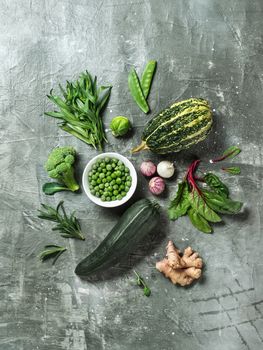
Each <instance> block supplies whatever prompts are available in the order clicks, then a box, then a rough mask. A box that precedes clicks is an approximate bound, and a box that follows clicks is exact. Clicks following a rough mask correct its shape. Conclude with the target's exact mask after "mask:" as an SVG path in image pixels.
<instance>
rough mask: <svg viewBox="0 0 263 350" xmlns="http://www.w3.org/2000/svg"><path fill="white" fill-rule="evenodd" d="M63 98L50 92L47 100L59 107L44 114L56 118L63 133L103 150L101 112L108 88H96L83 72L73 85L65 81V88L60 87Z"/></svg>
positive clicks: (107, 97) (106, 99)
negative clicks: (57, 109)
mask: <svg viewBox="0 0 263 350" xmlns="http://www.w3.org/2000/svg"><path fill="white" fill-rule="evenodd" d="M59 88H60V90H61V93H62V96H63V98H61V97H59V96H57V95H54V94H53V91H52V90H51V91H50V95H48V96H47V97H48V98H49V99H50V100H51V101H52V102H53V103H54V104H55V105H57V107H58V108H59V111H54V112H46V113H45V115H47V116H49V117H53V118H57V119H59V120H60V121H61V122H60V123H59V126H60V128H61V129H62V130H64V131H66V132H68V133H69V134H71V135H73V136H75V137H77V138H79V139H80V140H82V141H83V142H85V143H87V144H89V145H91V146H93V147H94V148H98V149H99V150H101V149H102V145H103V141H106V136H105V131H104V127H103V123H102V118H101V113H102V110H103V108H104V107H105V104H106V102H107V101H108V99H109V96H110V91H111V86H100V87H97V77H95V78H94V79H93V78H92V77H91V75H90V74H89V73H88V72H87V71H86V72H85V73H82V74H81V75H80V77H79V79H78V80H77V81H75V82H73V83H71V82H67V85H66V88H65V89H64V88H62V86H61V85H59Z"/></svg>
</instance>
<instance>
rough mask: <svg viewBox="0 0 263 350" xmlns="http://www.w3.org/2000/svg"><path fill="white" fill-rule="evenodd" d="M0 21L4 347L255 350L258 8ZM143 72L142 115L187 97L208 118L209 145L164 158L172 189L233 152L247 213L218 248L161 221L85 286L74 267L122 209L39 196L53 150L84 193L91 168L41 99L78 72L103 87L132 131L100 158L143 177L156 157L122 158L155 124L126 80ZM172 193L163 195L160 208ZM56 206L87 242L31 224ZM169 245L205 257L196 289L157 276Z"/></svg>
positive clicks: (149, 7)
mask: <svg viewBox="0 0 263 350" xmlns="http://www.w3.org/2000/svg"><path fill="white" fill-rule="evenodd" d="M0 8H1V10H0V26H1V31H0V33H1V34H0V58H1V59H0V61H1V67H0V109H1V118H0V174H1V182H0V211H1V215H0V223H1V225H0V239H1V243H0V273H1V280H0V315H1V320H0V349H1V350H22V349H23V350H25V349H26V350H37V349H39V350H57V349H63V350H88V349H91V350H93V349H94V350H102V349H107V350H108V349H111V350H123V349H125V350H126V349H127V350H129V349H134V348H137V349H140V350H148V349H152V350H155V349H156V350H157V349H158V350H174V349H185V350H186V349H189V350H190V349H196V350H203V349H213V350H219V349H220V350H221V349H226V350H247V349H250V350H260V349H262V346H263V345H262V340H263V332H262V324H263V321H262V315H263V301H262V285H263V277H262V268H263V263H262V232H261V231H262V170H263V169H262V131H263V130H262V110H263V99H262V79H263V61H262V53H263V51H262V50H263V49H262V47H263V42H262V41H263V40H262V38H263V30H262V15H263V13H262V12H263V2H262V1H261V0H254V1H250V0H239V1H235V0H195V1H190V0H165V1H158V0H151V1H150V0H141V1H140V0H101V1H95V0H94V1H88V0H75V1H69V0H59V1H55V0H50V1H44V0H43V1H41V0H27V1H23V2H21V1H17V0H14V1H1V7H0ZM148 59H156V60H157V61H158V69H157V74H156V76H155V80H154V83H153V86H152V90H151V95H150V99H149V101H150V106H151V109H152V114H155V113H156V112H158V111H159V110H160V109H162V108H163V107H165V106H167V105H169V104H170V103H171V102H173V101H175V100H177V99H182V98H188V97H190V96H203V97H204V98H207V99H208V100H210V101H211V104H212V105H213V108H214V109H215V127H214V130H213V132H212V133H211V134H210V136H209V138H208V139H207V141H205V142H204V143H202V144H200V145H199V146H198V147H195V148H194V149H191V150H189V151H187V152H182V153H180V154H178V155H176V156H175V157H174V158H175V159H176V160H177V164H178V165H177V169H178V172H177V177H178V178H180V177H181V176H182V173H183V171H184V170H185V168H186V166H187V164H188V163H189V161H190V160H191V157H192V156H193V155H199V156H200V157H202V158H203V159H206V160H207V159H209V158H210V156H211V155H218V154H219V153H221V152H222V151H223V150H224V149H225V148H226V147H227V146H230V145H232V144H239V145H240V146H241V148H242V150H243V151H242V153H241V155H240V156H239V157H238V158H235V160H233V162H231V164H236V165H240V166H241V167H242V175H240V176H236V177H232V176H226V175H225V176H223V177H224V179H225V181H226V182H227V183H228V185H229V186H230V188H231V192H232V194H233V197H234V198H237V199H240V200H242V201H244V202H245V208H244V212H243V213H242V214H240V215H238V216H236V217H227V218H225V220H224V221H225V225H218V226H216V227H215V232H214V234H213V235H204V234H201V233H199V232H197V231H196V230H195V229H194V228H193V227H192V226H191V225H190V224H189V221H188V219H187V218H182V219H180V220H179V221H178V222H176V223H169V222H167V220H166V218H165V215H164V214H163V217H162V222H163V223H165V225H162V226H163V229H161V228H159V229H157V230H156V232H155V233H153V235H152V236H150V237H148V238H147V239H146V240H145V242H144V244H141V246H140V247H139V248H138V250H137V251H136V252H134V254H132V255H131V257H129V258H127V260H126V261H124V262H123V263H122V264H121V265H120V266H118V267H115V268H114V269H113V271H112V274H111V275H110V277H111V278H107V279H104V280H102V281H99V282H94V283H89V282H86V281H82V280H80V279H79V278H78V277H76V276H75V275H74V272H73V270H74V267H75V265H76V263H77V262H78V261H79V260H80V259H81V258H83V257H84V256H85V255H86V254H87V253H88V252H91V251H92V249H93V248H94V247H95V246H96V245H97V243H98V242H100V240H101V239H102V238H103V237H104V236H105V235H106V234H107V232H108V231H109V230H110V228H111V227H112V226H113V225H114V223H115V222H116V221H117V219H118V216H119V215H120V213H121V211H122V210H123V209H121V210H106V209H102V208H99V207H97V206H95V205H93V204H92V203H91V202H89V200H88V199H87V198H86V196H85V194H84V193H81V194H71V193H60V194H57V195H55V196H54V197H45V196H44V195H43V193H42V192H41V186H42V184H43V183H44V182H45V181H46V180H47V176H46V174H45V172H44V170H43V163H44V161H45V160H46V157H47V155H48V153H49V151H50V150H51V148H52V147H55V146H58V145H67V144H71V145H73V146H75V147H76V149H77V150H78V153H79V155H80V157H79V158H80V159H79V162H78V165H77V168H78V178H79V179H80V178H81V173H82V171H83V168H84V166H85V164H86V162H87V161H88V160H89V159H90V158H91V157H93V156H94V155H96V151H94V150H92V149H91V148H89V147H88V146H87V145H85V144H83V143H81V142H80V141H78V140H76V139H75V138H73V137H71V136H69V135H67V134H65V133H64V132H62V131H61V130H60V129H59V128H58V127H57V126H56V121H55V120H52V119H49V118H47V117H43V112H44V111H46V110H50V108H51V105H50V104H49V102H48V100H47V98H45V95H46V94H47V93H48V92H49V90H50V89H51V88H52V87H57V85H58V83H59V82H60V83H64V82H65V81H66V79H69V80H71V79H73V78H76V77H77V76H78V74H79V73H80V72H81V71H83V70H85V69H88V70H89V71H90V72H91V73H93V74H97V75H98V77H99V78H101V82H103V83H111V84H113V90H112V96H111V99H110V102H109V105H108V107H107V109H106V112H105V125H106V127H108V125H109V122H110V119H111V117H113V116H115V115H120V114H124V115H127V116H128V117H129V118H130V119H131V120H132V122H133V124H134V130H135V133H134V135H133V136H132V137H131V138H130V139H128V140H115V139H113V137H112V136H111V135H110V133H108V139H109V143H108V144H107V145H106V147H105V150H107V151H108V150H111V151H116V152H121V153H122V154H124V155H126V156H128V157H129V158H130V159H131V160H132V161H133V162H134V164H135V165H136V166H138V165H139V164H140V161H141V159H142V158H143V157H150V156H151V155H150V154H147V153H145V154H142V155H138V156H137V155H136V156H133V157H131V156H130V154H129V150H130V148H131V146H134V145H135V144H137V143H138V142H139V139H140V134H141V131H142V128H143V126H144V125H145V123H146V121H147V120H148V119H149V117H150V116H145V115H143V113H141V112H140V111H139V109H138V108H137V106H136V105H135V104H134V102H133V101H132V98H131V97H130V95H129V92H128V89H127V74H128V71H129V69H130V68H131V67H132V66H135V67H136V68H137V69H138V71H139V73H141V71H142V69H143V66H144V64H145V63H146V62H147V60H148ZM155 158H156V157H153V159H155ZM139 187H140V191H139V193H137V197H140V196H149V197H150V195H149V193H148V191H147V183H146V181H145V179H143V178H140V179H139ZM175 189H176V181H170V182H169V183H168V193H167V196H166V197H168V196H169V195H171V194H172V193H174V191H175ZM60 199H64V200H65V204H66V207H67V208H69V207H70V208H72V209H75V210H77V212H78V214H79V217H80V219H81V223H82V226H83V230H84V232H85V233H86V237H87V239H86V241H85V242H77V241H73V240H72V241H65V240H64V239H63V238H60V237H59V236H56V235H55V234H52V233H51V230H50V227H51V225H50V224H49V223H47V222H41V221H40V220H38V219H37V218H36V210H37V208H39V205H40V203H41V202H45V203H50V204H56V203H58V201H59V200H60ZM160 201H161V203H162V204H163V205H166V204H167V198H163V199H161V200H160ZM168 238H169V239H172V240H174V242H175V243H176V244H177V245H178V246H179V247H180V248H184V247H185V246H186V245H188V244H190V245H191V246H192V247H194V248H195V249H196V250H198V252H200V254H201V255H202V257H203V258H204V261H205V263H206V267H205V272H204V278H203V279H202V281H200V283H197V284H195V285H194V286H192V287H191V288H187V289H182V288H179V287H175V286H173V285H172V284H170V283H169V282H168V281H167V280H166V279H165V278H163V276H162V275H161V274H159V273H158V272H157V271H156V270H155V268H154V265H155V262H156V260H157V259H158V258H160V257H161V256H163V252H164V247H165V242H166V241H167V240H168ZM48 243H58V244H62V245H63V244H66V245H67V246H68V247H69V251H68V252H67V253H65V254H64V255H63V256H61V258H60V259H59V260H58V261H57V264H56V265H55V266H53V267H52V265H51V264H50V263H48V262H47V263H44V264H42V263H41V262H39V261H38V259H37V255H38V254H39V252H40V250H41V249H42V248H43V246H44V245H45V244H48ZM134 266H135V267H136V269H137V270H138V271H139V272H141V274H142V275H143V276H145V277H146V278H147V281H148V283H149V285H150V287H151V289H152V296H151V297H150V298H145V297H143V296H142V293H141V290H139V289H138V288H137V287H136V286H134V285H133V278H134V276H133V272H132V268H133V267H134Z"/></svg>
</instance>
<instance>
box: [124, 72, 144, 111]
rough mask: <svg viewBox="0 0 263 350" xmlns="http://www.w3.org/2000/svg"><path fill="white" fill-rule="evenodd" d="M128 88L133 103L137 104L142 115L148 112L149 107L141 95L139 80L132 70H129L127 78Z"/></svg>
mask: <svg viewBox="0 0 263 350" xmlns="http://www.w3.org/2000/svg"><path fill="white" fill-rule="evenodd" d="M128 86H129V89H130V92H131V95H132V97H133V99H134V101H135V102H136V103H137V105H138V106H139V107H140V109H141V110H142V111H143V112H144V113H148V112H149V106H148V104H147V102H146V100H145V97H144V95H143V92H142V89H141V85H140V81H139V78H138V76H137V73H136V71H135V69H134V68H132V69H131V71H130V73H129V76H128Z"/></svg>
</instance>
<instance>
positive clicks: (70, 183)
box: [42, 146, 79, 195]
mask: <svg viewBox="0 0 263 350" xmlns="http://www.w3.org/2000/svg"><path fill="white" fill-rule="evenodd" d="M75 157H76V151H75V149H74V148H73V147H69V146H66V147H57V148H54V149H53V150H52V151H51V152H50V154H49V156H48V160H47V162H46V164H45V169H46V171H47V173H48V175H49V177H51V178H52V179H56V180H58V181H59V183H57V182H49V183H45V184H44V185H43V188H42V190H43V192H44V193H45V194H48V195H52V194H54V193H56V192H60V191H72V192H75V191H77V190H78V189H79V185H78V184H77V182H76V180H75V177H74V167H73V165H74V163H75Z"/></svg>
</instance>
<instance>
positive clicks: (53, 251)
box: [39, 244, 67, 265]
mask: <svg viewBox="0 0 263 350" xmlns="http://www.w3.org/2000/svg"><path fill="white" fill-rule="evenodd" d="M66 250H67V248H65V247H60V246H58V245H54V244H50V245H45V250H43V252H41V253H40V255H39V258H40V260H42V261H45V260H47V259H51V258H54V260H53V262H52V265H54V264H55V262H56V261H57V259H58V258H59V257H60V255H61V254H63V253H64V252H65V251H66Z"/></svg>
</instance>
